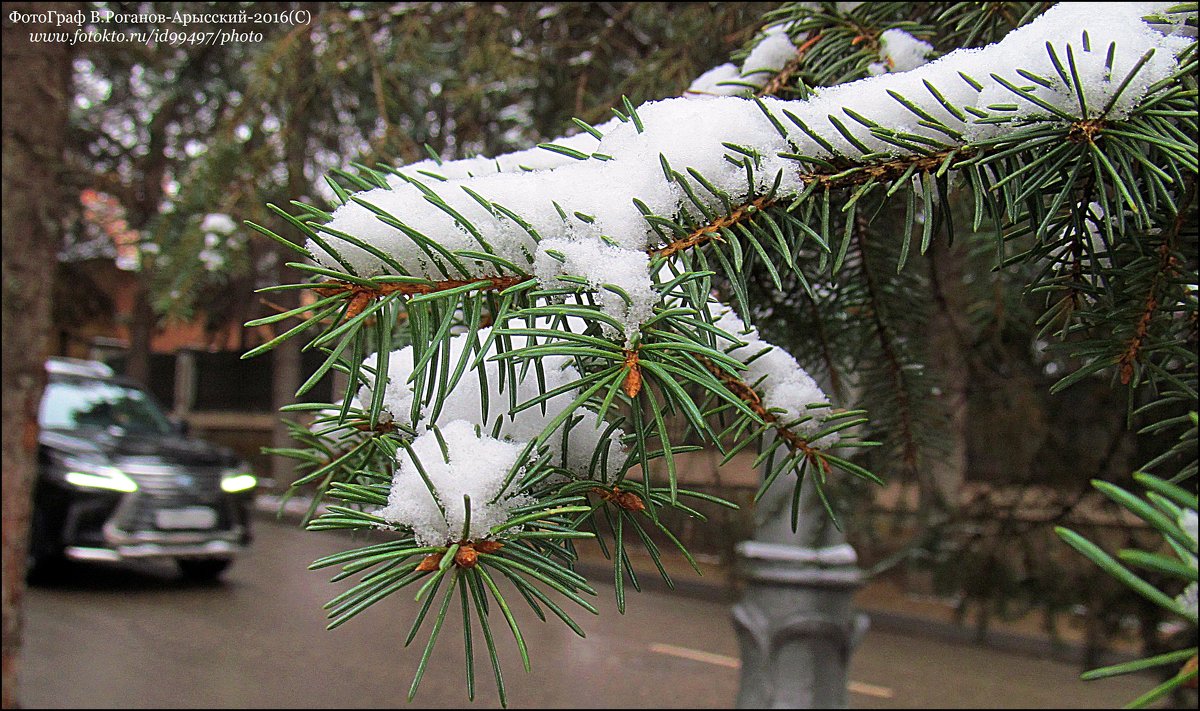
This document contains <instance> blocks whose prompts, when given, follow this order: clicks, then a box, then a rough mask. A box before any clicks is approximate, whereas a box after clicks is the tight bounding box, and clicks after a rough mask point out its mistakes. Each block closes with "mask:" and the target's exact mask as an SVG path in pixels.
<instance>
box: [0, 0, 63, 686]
mask: <svg viewBox="0 0 1200 711" xmlns="http://www.w3.org/2000/svg"><path fill="white" fill-rule="evenodd" d="M48 7H54V8H55V9H56V10H58V11H60V12H72V11H74V10H75V9H76V8H74V7H66V6H64V5H63V4H61V3H6V4H5V6H4V10H5V18H6V19H5V24H4V35H3V37H4V109H3V125H4V167H3V205H4V208H3V234H4V239H3V275H4V305H3V354H4V361H3V373H4V397H3V400H4V405H3V408H4V414H3V417H4V420H3V452H2V458H3V482H4V486H3V523H2V525H3V546H2V547H3V626H4V634H3V687H2V688H3V698H2V704H3V707H4V708H17V707H18V706H19V703H18V690H17V677H18V672H19V662H20V658H19V654H20V648H21V628H22V604H21V603H22V598H23V596H24V593H25V564H26V553H27V550H28V546H29V522H30V511H31V500H32V490H33V483H34V479H35V476H36V471H37V439H38V430H37V410H38V402H39V401H40V399H41V394H42V388H43V385H44V383H45V369H44V367H43V365H42V363H43V360H44V358H45V356H46V355H47V352H48V349H49V347H50V346H51V343H50V333H51V324H50V299H51V285H52V284H53V282H54V263H55V255H56V252H57V251H58V245H59V243H60V234H59V225H60V220H61V214H60V210H61V207H60V206H61V205H63V204H64V203H63V200H62V199H60V196H59V195H57V192H58V190H57V186H58V185H59V184H60V178H61V177H62V176H61V175H60V172H61V170H62V167H63V166H62V154H63V141H64V137H65V135H66V123H67V106H68V102H69V100H70V96H69V84H70V68H71V53H70V49H69V47H68V45H67V44H65V43H55V42H31V41H30V34H31V33H33V32H45V31H54V30H55V29H56V28H55V27H54V26H53V25H52V24H46V25H40V24H36V23H24V22H12V21H10V20H9V19H8V17H9V13H30V14H34V13H39V12H41V13H44V12H45V11H46V9H47V8H48ZM57 29H59V30H61V29H62V28H57Z"/></svg>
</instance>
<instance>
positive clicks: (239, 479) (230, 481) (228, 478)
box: [221, 469, 258, 494]
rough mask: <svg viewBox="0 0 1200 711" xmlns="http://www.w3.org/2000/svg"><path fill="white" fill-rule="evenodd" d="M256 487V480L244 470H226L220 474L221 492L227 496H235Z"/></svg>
mask: <svg viewBox="0 0 1200 711" xmlns="http://www.w3.org/2000/svg"><path fill="white" fill-rule="evenodd" d="M256 486H258V478H257V477H255V476H254V475H253V474H247V473H246V471H245V469H227V470H225V471H224V472H222V474H221V490H222V491H224V492H225V493H227V494H236V493H238V492H239V491H247V490H249V489H253V488H254V487H256Z"/></svg>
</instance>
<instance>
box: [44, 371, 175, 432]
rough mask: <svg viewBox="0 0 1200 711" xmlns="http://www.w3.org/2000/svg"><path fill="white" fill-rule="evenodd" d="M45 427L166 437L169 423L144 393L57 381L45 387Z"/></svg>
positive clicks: (86, 382) (99, 384)
mask: <svg viewBox="0 0 1200 711" xmlns="http://www.w3.org/2000/svg"><path fill="white" fill-rule="evenodd" d="M38 424H39V425H41V426H42V427H44V428H55V429H67V430H75V429H84V428H99V429H105V430H112V429H113V428H116V429H117V430H119V432H114V434H140V435H165V434H169V433H170V432H171V431H172V429H173V428H172V426H171V422H170V420H168V419H167V417H166V415H164V414H163V412H162V410H160V409H159V408H158V406H157V405H156V404H155V403H154V401H153V400H151V399H150V396H149V395H147V394H146V392H145V391H143V390H139V389H137V388H134V387H129V386H127V385H121V384H118V383H112V382H105V381H101V380H88V379H75V378H65V379H54V380H51V381H50V382H49V383H47V384H46V392H45V393H44V394H43V395H42V404H41V407H40V408H39V410H38Z"/></svg>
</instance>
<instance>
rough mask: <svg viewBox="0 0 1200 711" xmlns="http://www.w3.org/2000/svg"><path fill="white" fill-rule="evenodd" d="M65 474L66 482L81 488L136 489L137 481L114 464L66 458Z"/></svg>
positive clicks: (126, 490) (64, 462) (64, 464)
mask: <svg viewBox="0 0 1200 711" xmlns="http://www.w3.org/2000/svg"><path fill="white" fill-rule="evenodd" d="M63 467H64V468H66V470H67V471H66V474H64V475H63V478H64V479H65V480H66V482H67V483H68V484H71V485H72V486H78V487H80V488H83V489H108V490H109V491H120V492H123V493H126V494H128V493H131V492H134V491H137V488H138V485H137V482H136V481H134V480H133V479H130V478H129V476H128V475H127V474H125V472H123V471H121V470H120V469H117V468H116V467H114V466H110V465H108V464H103V463H100V462H93V461H89V460H86V459H76V458H73V457H71V458H67V459H65V460H63Z"/></svg>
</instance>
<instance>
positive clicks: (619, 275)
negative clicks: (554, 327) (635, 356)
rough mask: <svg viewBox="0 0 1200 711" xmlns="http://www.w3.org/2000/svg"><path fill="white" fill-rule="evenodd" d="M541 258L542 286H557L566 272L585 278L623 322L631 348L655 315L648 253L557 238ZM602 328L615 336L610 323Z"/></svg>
mask: <svg viewBox="0 0 1200 711" xmlns="http://www.w3.org/2000/svg"><path fill="white" fill-rule="evenodd" d="M554 252H557V253H559V254H561V255H562V256H563V258H564V259H563V261H562V262H560V261H559V260H558V259H555V258H554V257H552V256H550V254H551V253H554ZM540 255H541V256H540V257H539V261H538V262H537V264H536V265H535V273H536V274H537V275H538V278H539V279H540V280H541V281H542V283H546V284H551V283H554V282H555V281H556V279H557V276H558V275H559V274H562V273H564V272H565V273H567V274H576V275H579V276H582V277H584V278H586V279H587V280H588V284H590V285H591V286H592V287H593V288H594V289H596V290H597V293H598V295H599V302H600V308H601V310H602V311H604V312H606V313H609V314H613V315H614V316H615V317H616V318H617V320H618V321H620V322H621V324H622V325H623V326H624V329H623V331H622V334H623V335H624V338H625V342H626V346H630V345H632V341H633V340H634V338H635V337H636V336H637V335H638V327H639V326H640V325H641V324H642V323H644V322H645V321H646V320H648V319H649V318H650V316H651V315H653V309H654V303H655V302H656V301H657V300H658V296H657V293H656V292H655V291H654V285H653V284H652V283H651V281H650V274H649V266H650V257H649V255H647V254H646V252H645V250H641V249H626V248H623V247H617V246H615V245H611V244H605V243H603V242H599V241H592V240H584V241H571V240H565V239H557V238H556V239H549V240H544V241H543V242H542V244H541V251H540ZM610 286H611V287H616V288H617V289H620V292H617V291H614V290H612V289H610V288H609V287H610ZM626 297H628V300H626ZM603 329H604V332H605V334H606V335H608V336H609V337H610V338H614V337H616V335H617V334H616V333H615V329H613V328H612V326H610V325H609V324H607V323H604V324H603Z"/></svg>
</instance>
